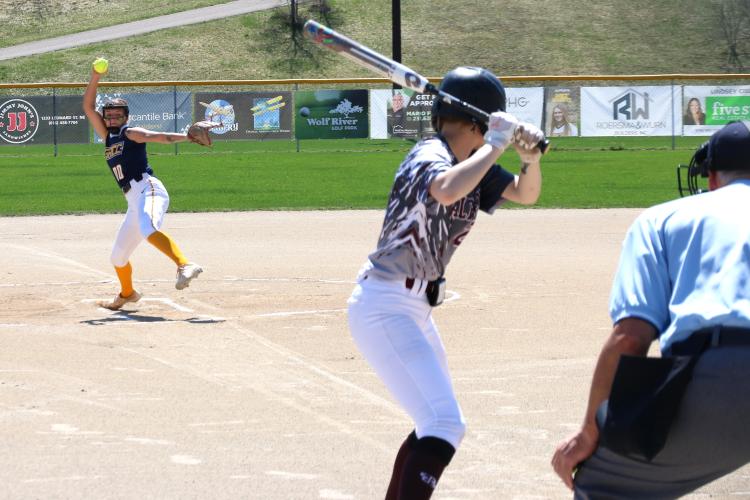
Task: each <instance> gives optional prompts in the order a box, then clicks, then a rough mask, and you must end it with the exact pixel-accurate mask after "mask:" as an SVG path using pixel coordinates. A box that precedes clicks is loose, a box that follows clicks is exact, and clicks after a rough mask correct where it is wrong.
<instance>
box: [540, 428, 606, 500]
mask: <svg viewBox="0 0 750 500" xmlns="http://www.w3.org/2000/svg"><path fill="white" fill-rule="evenodd" d="M598 442H599V430H598V429H596V427H594V428H593V429H589V428H584V429H581V430H580V431H578V432H577V433H576V434H573V435H572V436H570V437H569V438H567V439H565V440H564V441H562V442H561V443H560V444H559V445H557V449H556V450H555V454H554V455H553V456H552V462H551V463H552V468H553V469H555V472H556V473H557V475H558V476H560V479H562V481H563V483H565V486H567V487H568V488H570V489H571V490H572V489H573V472H574V471H575V470H576V468H577V467H578V464H580V463H581V462H583V461H584V460H586V459H587V458H589V457H590V456H591V455H592V454H593V453H594V450H596V446H597V444H598Z"/></svg>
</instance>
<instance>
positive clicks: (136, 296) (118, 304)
mask: <svg viewBox="0 0 750 500" xmlns="http://www.w3.org/2000/svg"><path fill="white" fill-rule="evenodd" d="M139 300H141V294H140V293H138V292H136V291H135V290H133V293H131V294H130V295H128V296H127V297H123V296H122V295H120V294H119V293H118V294H117V295H116V296H115V298H114V299H112V301H111V302H106V301H103V300H102V301H99V302H97V303H96V305H98V306H99V307H103V308H105V309H109V310H110V311H119V310H120V309H121V308H122V306H124V305H125V304H127V303H128V302H138V301H139Z"/></svg>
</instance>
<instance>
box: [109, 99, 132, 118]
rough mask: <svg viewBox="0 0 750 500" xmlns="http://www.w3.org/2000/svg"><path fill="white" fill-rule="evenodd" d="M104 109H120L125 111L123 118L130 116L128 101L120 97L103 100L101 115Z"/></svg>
mask: <svg viewBox="0 0 750 500" xmlns="http://www.w3.org/2000/svg"><path fill="white" fill-rule="evenodd" d="M105 109H122V110H123V111H124V112H125V118H127V117H128V116H130V108H129V107H128V101H126V100H125V99H123V98H122V97H115V98H112V99H107V100H106V101H104V105H103V106H102V115H103V114H104V110H105Z"/></svg>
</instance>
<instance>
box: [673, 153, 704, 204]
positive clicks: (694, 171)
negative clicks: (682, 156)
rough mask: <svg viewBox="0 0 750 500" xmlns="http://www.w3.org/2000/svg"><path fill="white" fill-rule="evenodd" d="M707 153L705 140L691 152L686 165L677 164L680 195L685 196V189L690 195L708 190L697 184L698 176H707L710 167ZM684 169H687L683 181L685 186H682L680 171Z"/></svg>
mask: <svg viewBox="0 0 750 500" xmlns="http://www.w3.org/2000/svg"><path fill="white" fill-rule="evenodd" d="M708 153H709V142H708V141H706V142H704V143H703V144H701V145H700V147H698V149H697V150H696V151H695V154H693V157H692V158H691V159H690V163H689V164H688V165H678V166H677V189H678V190H679V191H680V196H685V191H687V194H690V195H693V194H700V193H705V192H706V191H708V190H707V189H704V188H701V187H699V186H698V184H699V181H698V179H699V178H706V177H708V170H709V167H710V158H709V154H708ZM685 169H686V170H687V174H686V181H685V186H686V187H685V188H683V185H682V171H683V170H685Z"/></svg>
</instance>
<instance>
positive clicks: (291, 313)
mask: <svg viewBox="0 0 750 500" xmlns="http://www.w3.org/2000/svg"><path fill="white" fill-rule="evenodd" d="M343 311H346V308H342V309H313V310H310V311H284V312H273V313H263V314H255V315H253V317H254V318H273V317H276V318H280V317H287V316H303V315H305V314H324V313H338V312H343Z"/></svg>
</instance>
